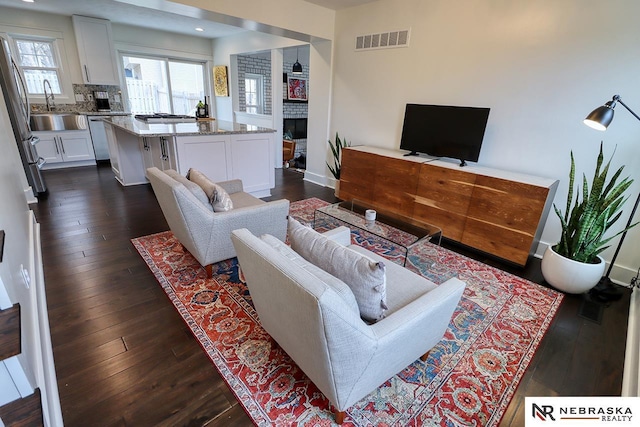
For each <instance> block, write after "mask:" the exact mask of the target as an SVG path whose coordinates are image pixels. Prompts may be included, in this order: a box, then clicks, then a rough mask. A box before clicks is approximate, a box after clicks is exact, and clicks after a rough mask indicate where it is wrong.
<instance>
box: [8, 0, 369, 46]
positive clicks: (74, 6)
mask: <svg viewBox="0 0 640 427" xmlns="http://www.w3.org/2000/svg"><path fill="white" fill-rule="evenodd" d="M123 1H126V0H35V3H26V2H23V1H20V0H0V6H5V7H11V8H17V9H24V10H35V11H40V12H47V13H53V14H57V15H66V16H70V15H84V16H92V17H95V18H103V19H108V20H110V21H111V22H115V23H119V24H127V25H133V26H137V27H143V28H153V29H157V30H164V31H169V32H174V33H179V34H188V35H192V36H195V37H204V38H210V39H213V38H217V37H225V36H228V35H232V34H237V33H240V32H243V31H247V30H245V29H243V28H240V27H236V26H232V25H226V24H221V23H219V22H214V21H212V20H206V19H201V18H200V19H198V18H192V17H188V16H183V15H179V14H174V13H170V12H164V11H160V10H155V9H152V8H150V7H140V6H135V5H133V4H128V3H125V2H123ZM305 1H308V2H309V3H314V4H317V5H320V6H323V7H326V8H329V9H333V10H338V9H343V8H346V7H352V6H357V5H360V4H364V3H371V2H373V1H377V0H305ZM129 3H135V1H130V2H129ZM139 3H141V4H145V3H146V4H153V2H139ZM196 27H200V28H203V29H204V31H202V32H198V31H195V28H196Z"/></svg>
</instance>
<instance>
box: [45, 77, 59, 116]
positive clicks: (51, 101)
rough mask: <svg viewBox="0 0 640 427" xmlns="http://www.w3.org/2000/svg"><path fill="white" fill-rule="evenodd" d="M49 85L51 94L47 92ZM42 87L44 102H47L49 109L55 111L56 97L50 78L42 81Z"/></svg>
mask: <svg viewBox="0 0 640 427" xmlns="http://www.w3.org/2000/svg"><path fill="white" fill-rule="evenodd" d="M47 86H49V94H47ZM42 88H43V91H44V102H45V104H47V111H53V110H55V109H56V101H55V100H56V97H55V96H54V95H53V89H51V83H49V80H47V79H44V80H43V81H42Z"/></svg>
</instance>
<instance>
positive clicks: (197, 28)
mask: <svg viewBox="0 0 640 427" xmlns="http://www.w3.org/2000/svg"><path fill="white" fill-rule="evenodd" d="M196 31H204V28H200V27H196Z"/></svg>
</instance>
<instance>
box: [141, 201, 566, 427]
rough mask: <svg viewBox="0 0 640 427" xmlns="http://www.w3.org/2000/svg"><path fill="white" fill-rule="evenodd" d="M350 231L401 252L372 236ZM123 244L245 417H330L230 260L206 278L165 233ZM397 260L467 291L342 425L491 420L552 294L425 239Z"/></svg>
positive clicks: (307, 209) (525, 360)
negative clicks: (427, 349) (435, 335)
mask: <svg viewBox="0 0 640 427" xmlns="http://www.w3.org/2000/svg"><path fill="white" fill-rule="evenodd" d="M324 204H326V202H324V201H322V200H319V199H307V200H303V201H300V202H294V203H292V204H291V214H292V215H293V216H294V217H296V218H298V219H299V220H300V221H302V222H307V223H309V222H311V221H312V220H313V212H314V210H315V208H317V207H319V206H322V205H324ZM352 236H353V238H354V239H355V241H356V242H357V243H358V244H361V245H363V246H366V247H368V248H369V249H370V250H374V251H377V252H378V253H381V254H383V255H384V256H386V257H388V258H389V259H391V260H393V261H397V260H398V259H399V258H402V254H399V253H398V250H397V248H392V247H388V244H385V243H381V242H380V241H378V240H377V239H375V237H374V236H367V235H366V233H364V232H356V231H352ZM133 244H134V245H135V247H136V249H137V250H138V252H139V253H140V255H141V256H142V257H143V258H144V260H145V261H146V262H147V264H148V265H149V268H150V269H151V271H152V272H153V273H154V275H155V276H156V278H157V279H158V281H159V282H160V285H161V286H162V287H163V289H164V290H165V292H166V293H167V295H168V296H169V298H170V300H171V302H172V303H173V304H174V306H175V307H176V309H177V310H178V312H179V313H180V314H181V315H182V317H183V318H184V320H185V322H186V323H187V324H188V325H189V327H190V328H191V331H192V332H193V334H194V335H195V337H196V338H197V339H198V340H199V342H200V344H201V345H202V348H203V349H204V351H205V352H206V353H207V355H208V356H209V358H210V359H211V361H212V362H213V364H214V365H215V367H216V368H217V369H218V371H219V372H220V375H221V376H222V377H223V378H224V379H225V381H226V382H227V384H228V385H229V388H230V389H231V390H232V391H233V393H234V394H235V395H236V397H237V399H238V401H239V402H240V403H241V404H242V406H243V407H244V409H245V411H246V412H247V414H249V416H250V417H251V418H252V420H253V421H254V423H255V424H256V425H259V426H270V425H278V426H284V425H298V426H329V425H332V424H334V419H333V414H332V412H331V409H332V408H331V407H330V405H329V402H328V401H327V399H326V398H325V397H324V396H323V395H322V393H320V392H319V391H318V389H317V388H316V387H315V385H314V384H313V383H312V382H311V381H309V379H308V378H307V377H306V376H305V375H304V373H303V372H302V371H300V369H299V368H298V367H297V366H296V365H295V363H294V362H293V361H292V360H291V359H290V358H289V357H288V356H287V354H286V353H285V352H284V351H283V350H282V349H281V348H280V347H279V346H278V345H277V344H276V342H275V341H273V339H272V338H271V337H270V336H269V335H268V334H267V333H266V332H265V331H264V330H263V329H262V327H261V326H260V323H259V320H258V317H257V314H256V312H255V310H254V309H253V306H252V303H251V296H250V295H249V293H248V291H247V287H246V285H245V284H244V282H243V280H242V277H241V274H240V273H239V271H238V264H237V260H236V259H235V258H233V259H230V260H226V261H223V262H220V263H218V264H216V265H214V268H213V273H214V277H213V279H209V280H208V279H206V273H205V271H204V269H203V268H202V267H201V266H200V265H199V264H198V262H197V261H196V260H195V259H194V258H193V257H192V256H191V254H189V253H188V252H187V251H186V250H184V249H183V247H182V245H180V244H179V243H178V241H177V240H176V239H175V238H174V237H173V234H172V233H171V232H164V233H159V234H155V235H151V236H145V237H140V238H137V239H133ZM407 268H411V269H412V270H414V271H416V272H418V273H419V274H422V275H424V276H425V277H428V278H429V279H430V280H432V281H434V282H435V283H442V282H443V281H445V280H447V279H448V278H450V277H453V276H457V277H459V278H460V279H461V280H463V281H465V282H466V283H467V288H466V290H465V292H464V295H463V297H462V300H461V301H460V304H459V306H458V308H457V309H456V311H455V313H454V315H453V317H452V319H451V323H450V325H449V328H448V330H447V333H446V334H445V337H444V338H443V340H442V341H441V342H440V343H439V344H438V345H437V346H436V347H434V349H433V350H432V351H431V353H430V356H429V358H428V360H427V362H426V363H424V362H421V361H420V360H418V361H416V362H414V363H413V364H412V365H410V366H408V367H407V368H406V369H404V370H403V371H402V372H400V373H398V374H397V375H396V376H394V377H393V378H391V379H390V380H389V381H387V382H386V383H384V384H383V385H381V386H380V387H379V388H378V389H376V390H375V391H373V392H372V393H371V394H369V395H368V396H367V397H366V398H364V399H363V400H361V401H360V402H358V403H357V404H355V405H354V406H352V407H351V408H349V409H348V410H347V418H346V420H345V422H344V424H343V425H344V426H369V425H375V426H392V425H394V426H422V425H438V426H460V425H474V426H496V425H498V424H499V422H500V420H501V418H502V416H503V414H504V412H505V410H506V408H507V406H508V405H509V402H510V401H511V399H512V397H513V395H514V392H515V390H516V387H517V386H518V383H519V382H520V380H521V379H522V376H523V374H524V372H525V370H526V369H527V366H528V365H529V363H530V362H531V359H532V357H533V355H534V353H535V351H536V349H537V347H538V345H539V343H540V340H541V339H542V337H543V336H544V334H545V332H546V331H547V329H548V327H549V324H550V323H551V321H552V319H553V316H554V315H555V313H556V310H557V309H558V307H559V306H560V303H561V301H562V297H563V296H562V294H561V293H558V292H556V291H554V290H551V289H547V288H545V287H543V286H540V285H537V284H535V283H532V282H530V281H527V280H525V279H521V278H519V277H517V276H514V275H512V274H509V273H506V272H504V271H501V270H498V269H496V268H493V267H490V266H488V265H485V264H483V263H480V262H477V261H474V260H471V259H469V258H467V257H464V256H461V255H459V254H456V253H454V252H452V251H449V250H447V249H444V248H441V247H439V246H436V245H431V244H425V245H423V246H422V247H421V248H420V250H418V251H415V252H412V253H411V254H410V257H409V258H408V260H407Z"/></svg>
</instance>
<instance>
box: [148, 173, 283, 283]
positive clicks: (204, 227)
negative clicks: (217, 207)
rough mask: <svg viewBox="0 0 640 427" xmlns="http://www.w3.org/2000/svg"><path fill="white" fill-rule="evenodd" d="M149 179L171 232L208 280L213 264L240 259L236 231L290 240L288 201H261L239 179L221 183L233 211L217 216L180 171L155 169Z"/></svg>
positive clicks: (219, 213) (218, 213)
mask: <svg viewBox="0 0 640 427" xmlns="http://www.w3.org/2000/svg"><path fill="white" fill-rule="evenodd" d="M147 177H148V178H149V181H150V182H151V186H152V187H153V192H154V193H155V195H156V198H157V199H158V203H159V204H160V208H161V209H162V213H163V214H164V217H165V219H166V220H167V223H168V224H169V228H170V229H171V231H172V232H173V234H174V235H175V237H176V238H177V239H178V241H179V242H180V243H181V244H182V245H183V246H184V247H185V248H186V249H187V250H188V251H189V252H190V253H191V255H193V256H194V257H195V259H197V260H198V262H199V263H200V265H202V266H204V267H205V270H206V271H207V276H208V277H211V274H212V269H211V265H212V264H213V263H216V262H219V261H222V260H225V259H229V258H233V257H234V256H236V252H235V250H234V248H233V244H232V243H231V231H232V230H235V229H236V228H248V229H249V230H251V231H252V232H254V233H257V234H262V233H269V234H273V235H274V236H276V237H277V238H278V239H281V240H284V239H285V238H286V234H287V216H288V215H289V201H288V200H285V199H282V200H275V201H271V202H265V201H264V200H260V199H258V198H256V197H254V196H252V195H251V194H249V193H245V192H244V191H243V187H242V181H240V180H238V179H236V180H231V181H225V182H219V183H217V184H218V185H220V186H221V187H222V188H224V189H225V191H227V193H229V196H230V197H231V200H232V201H233V206H234V207H233V209H231V210H229V211H227V212H214V211H213V210H212V207H211V206H210V205H208V204H207V202H206V201H202V200H199V199H198V198H197V197H196V196H195V195H194V194H193V193H192V192H191V191H190V190H188V189H187V187H185V184H187V185H188V184H189V182H187V181H188V180H186V178H184V177H181V176H180V175H178V174H177V172H176V171H173V170H169V171H166V172H164V171H161V170H160V169H158V168H155V167H153V168H149V169H147ZM192 185H193V184H192ZM203 194H204V193H203Z"/></svg>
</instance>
